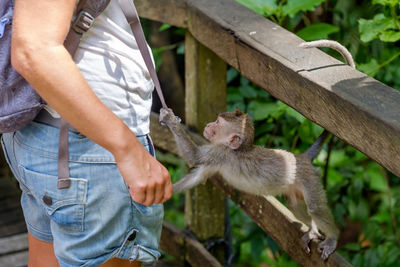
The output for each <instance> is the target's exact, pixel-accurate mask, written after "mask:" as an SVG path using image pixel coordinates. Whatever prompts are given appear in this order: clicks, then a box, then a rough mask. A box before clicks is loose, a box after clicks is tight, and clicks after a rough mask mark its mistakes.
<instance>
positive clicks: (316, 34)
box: [297, 23, 339, 41]
mask: <svg viewBox="0 0 400 267" xmlns="http://www.w3.org/2000/svg"><path fill="white" fill-rule="evenodd" d="M335 32H339V27H338V26H334V25H331V24H327V23H315V24H312V25H310V26H307V27H305V28H303V29H301V30H300V31H298V32H297V35H298V36H299V37H300V38H302V39H304V40H306V41H312V40H318V39H327V38H328V36H329V35H330V34H332V33H335Z"/></svg>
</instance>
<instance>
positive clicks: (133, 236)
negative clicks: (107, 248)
mask: <svg viewBox="0 0 400 267" xmlns="http://www.w3.org/2000/svg"><path fill="white" fill-rule="evenodd" d="M135 238H136V231H134V232H133V233H132V234H131V235H130V236H129V237H128V241H133V240H135Z"/></svg>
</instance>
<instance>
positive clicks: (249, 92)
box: [239, 85, 257, 98]
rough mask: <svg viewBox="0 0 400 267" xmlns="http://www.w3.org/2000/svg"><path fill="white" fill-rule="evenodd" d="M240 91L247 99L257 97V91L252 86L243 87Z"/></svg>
mask: <svg viewBox="0 0 400 267" xmlns="http://www.w3.org/2000/svg"><path fill="white" fill-rule="evenodd" d="M239 91H240V93H241V94H242V95H243V96H244V97H245V98H256V97H257V90H256V89H255V88H254V87H253V86H251V85H242V86H240V87H239Z"/></svg>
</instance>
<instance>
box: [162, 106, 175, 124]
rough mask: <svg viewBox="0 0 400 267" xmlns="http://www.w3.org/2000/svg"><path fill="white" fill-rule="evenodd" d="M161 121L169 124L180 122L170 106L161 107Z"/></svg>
mask: <svg viewBox="0 0 400 267" xmlns="http://www.w3.org/2000/svg"><path fill="white" fill-rule="evenodd" d="M160 122H161V123H165V124H166V125H167V126H169V125H172V124H179V120H178V119H177V118H176V116H175V114H174V112H173V111H172V109H170V108H162V109H160Z"/></svg>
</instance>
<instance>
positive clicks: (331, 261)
mask: <svg viewBox="0 0 400 267" xmlns="http://www.w3.org/2000/svg"><path fill="white" fill-rule="evenodd" d="M213 183H214V184H215V185H216V186H217V187H218V188H219V189H220V190H221V191H222V192H224V193H225V194H226V195H227V196H228V197H229V198H230V199H232V200H233V201H234V202H235V203H236V204H237V205H238V206H239V207H240V208H241V209H242V210H244V211H245V212H246V213H247V215H249V217H250V218H251V219H252V220H253V221H254V222H255V223H257V225H258V226H260V227H261V229H263V230H264V231H265V232H266V233H267V234H268V235H269V236H270V237H271V238H272V239H274V240H275V242H276V243H277V244H278V245H279V246H280V247H281V248H282V249H283V250H285V251H286V252H287V253H288V254H289V255H290V256H291V257H292V259H293V260H295V261H296V262H297V263H299V264H301V265H302V266H306V267H308V266H309V267H314V266H321V267H323V266H329V267H332V266H337V267H344V266H352V265H351V264H350V263H348V262H347V261H346V260H345V259H344V258H343V257H341V256H340V255H339V254H337V253H333V254H332V255H331V256H330V257H329V258H328V260H327V261H323V260H322V259H321V256H320V254H319V253H318V252H317V243H316V242H312V244H311V255H307V254H306V253H305V252H304V250H303V249H302V247H301V237H302V236H303V234H304V233H305V232H306V231H308V227H307V226H306V225H305V224H303V223H302V222H300V221H299V220H297V219H296V218H295V217H294V215H293V214H292V213H291V212H290V211H289V210H288V209H287V208H286V207H285V206H284V205H282V203H280V202H279V201H278V200H277V199H276V198H274V197H272V196H266V197H259V196H254V195H250V194H246V193H243V192H240V191H238V190H235V189H233V188H232V187H231V186H229V185H227V184H226V183H225V182H224V181H222V179H213Z"/></svg>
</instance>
